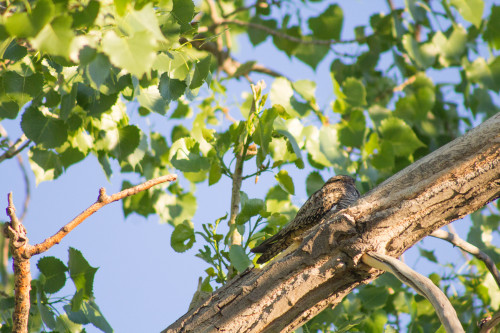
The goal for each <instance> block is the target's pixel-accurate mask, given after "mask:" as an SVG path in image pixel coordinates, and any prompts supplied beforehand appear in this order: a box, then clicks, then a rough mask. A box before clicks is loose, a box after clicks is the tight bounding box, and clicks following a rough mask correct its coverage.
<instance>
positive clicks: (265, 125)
mask: <svg viewBox="0 0 500 333" xmlns="http://www.w3.org/2000/svg"><path fill="white" fill-rule="evenodd" d="M277 116H278V111H277V109H276V108H275V107H272V108H270V109H266V110H264V111H263V112H262V115H261V116H260V118H259V119H258V123H257V127H256V129H255V132H254V134H253V139H254V141H255V143H256V144H258V145H259V146H260V149H261V152H259V153H261V154H260V155H262V156H261V157H260V160H261V161H264V159H265V157H266V155H267V154H268V153H269V144H270V143H271V140H272V133H273V125H274V119H276V117H277Z"/></svg>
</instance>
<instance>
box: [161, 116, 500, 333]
mask: <svg viewBox="0 0 500 333" xmlns="http://www.w3.org/2000/svg"><path fill="white" fill-rule="evenodd" d="M499 161H500V114H497V115H495V116H493V117H491V118H490V119H489V120H487V121H485V122H484V123H483V124H481V125H480V126H478V127H477V128H475V129H473V130H471V131H469V132H468V133H466V134H465V135H464V136H462V137H460V138H458V139H456V140H454V141H452V142H450V143H448V144H447V145H445V146H443V147H441V148H440V149H438V150H436V151H434V152H433V153H431V154H429V155H428V156H426V157H424V158H422V159H420V160H418V161H417V162H415V163H413V164H412V165H410V166H409V167H407V168H406V169H404V170H402V171H400V172H399V173H397V174H396V175H394V176H392V177H391V178H389V179H388V180H386V181H385V182H383V183H382V184H380V185H379V186H378V187H376V188H375V189H373V190H371V191H370V192H368V193H367V194H366V195H364V196H363V197H362V198H360V199H359V200H358V201H357V203H355V204H354V205H353V206H352V207H350V208H348V209H345V210H342V211H340V212H338V213H337V214H334V215H331V216H327V217H325V219H324V221H322V223H320V224H319V225H318V226H317V227H315V228H313V229H312V230H311V231H310V232H309V233H308V234H307V235H306V236H305V237H304V240H303V242H302V244H301V246H300V247H299V248H298V249H297V250H296V251H295V252H292V253H290V254H289V255H287V256H285V257H284V258H281V259H279V260H277V261H272V262H270V263H269V264H268V265H266V266H265V267H264V268H262V269H256V268H254V269H251V270H249V271H247V272H245V273H243V274H241V275H239V276H237V277H236V278H234V279H233V280H231V281H230V282H229V283H228V284H227V285H225V286H224V287H222V288H220V289H219V290H217V291H215V292H214V293H213V294H212V295H211V296H210V297H209V298H208V299H207V300H206V301H204V302H203V303H202V304H200V305H199V306H198V307H197V308H195V309H193V310H191V311H189V312H188V313H187V314H185V315H184V316H182V317H181V318H180V319H178V320H177V321H176V322H175V323H173V324H172V325H171V326H170V327H168V328H167V329H165V330H164V331H163V332H168V333H173V332H217V331H224V332H290V331H293V330H294V329H295V328H297V327H298V326H300V325H302V324H304V323H305V322H307V321H308V320H309V319H311V318H312V317H314V316H315V315H317V314H318V313H319V312H320V311H322V310H323V309H325V308H326V307H328V306H335V305H336V304H338V303H339V302H340V301H341V300H342V299H343V298H344V296H346V295H347V294H349V293H350V292H351V291H352V289H354V288H355V287H356V286H358V285H360V284H365V283H368V282H370V281H372V280H374V279H375V278H376V277H377V276H379V275H380V274H381V271H378V270H375V269H371V268H370V267H368V266H366V265H364V264H363V263H362V262H361V261H360V257H361V255H362V254H363V253H365V252H367V251H375V252H379V253H384V254H387V255H390V256H393V257H398V256H400V255H401V254H402V253H403V252H404V251H406V250H407V249H408V248H410V247H411V246H413V245H414V244H415V243H417V242H418V241H420V240H421V239H422V238H424V237H425V236H427V235H429V234H430V233H432V232H433V231H434V230H436V229H439V228H441V227H442V226H444V225H446V224H448V223H450V222H452V221H454V220H457V219H459V218H462V217H463V216H465V215H467V214H470V213H472V212H474V211H475V210H477V209H479V208H481V207H483V206H484V205H486V204H487V203H489V202H490V201H492V200H495V199H496V198H498V197H499V196H500V166H499Z"/></svg>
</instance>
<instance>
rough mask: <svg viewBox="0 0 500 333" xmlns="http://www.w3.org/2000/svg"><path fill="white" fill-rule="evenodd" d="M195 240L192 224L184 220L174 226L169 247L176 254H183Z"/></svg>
mask: <svg viewBox="0 0 500 333" xmlns="http://www.w3.org/2000/svg"><path fill="white" fill-rule="evenodd" d="M195 240H196V239H195V236H194V226H193V223H192V222H191V221H187V220H186V221H184V222H183V223H181V224H178V225H176V226H175V229H174V231H173V232H172V236H171V238H170V245H171V246H172V248H173V249H174V250H175V251H176V252H185V251H187V250H189V249H190V248H191V247H193V244H194V242H195Z"/></svg>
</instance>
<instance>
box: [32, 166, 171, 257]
mask: <svg viewBox="0 0 500 333" xmlns="http://www.w3.org/2000/svg"><path fill="white" fill-rule="evenodd" d="M176 179H177V175H165V176H161V177H158V178H155V179H151V180H148V181H147V182H144V183H142V184H140V185H137V186H134V187H131V188H128V189H126V190H123V191H120V192H118V193H115V194H113V195H111V196H108V195H107V194H106V190H105V189H104V187H102V188H101V189H100V190H99V196H98V198H97V201H96V202H95V203H94V204H93V205H92V206H90V207H89V208H87V209H86V210H84V211H83V212H82V213H81V214H80V215H78V216H77V217H75V218H74V219H73V220H72V221H70V222H69V223H68V224H66V225H65V226H64V227H62V228H61V229H59V231H58V232H57V233H56V234H55V235H53V236H51V237H49V238H47V239H46V240H44V241H43V242H42V243H40V244H36V245H34V246H30V247H29V248H28V249H27V251H26V254H25V256H26V257H27V258H30V257H32V256H33V255H36V254H40V253H43V252H45V251H47V250H48V249H50V248H51V247H52V246H54V245H55V244H59V242H60V241H61V240H62V239H63V238H64V237H65V236H66V235H67V234H68V233H70V232H71V230H73V229H75V228H76V227H77V226H78V225H79V224H80V223H82V222H83V221H85V220H86V219H87V218H88V217H89V216H90V215H92V214H94V213H95V212H97V211H98V210H99V209H101V208H102V207H104V206H106V205H107V204H110V203H112V202H115V201H118V200H121V199H123V198H125V197H129V196H131V195H134V194H137V193H139V192H142V191H145V190H147V189H149V188H151V187H153V186H155V185H158V184H161V183H165V182H171V181H174V180H176Z"/></svg>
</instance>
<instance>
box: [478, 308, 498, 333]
mask: <svg viewBox="0 0 500 333" xmlns="http://www.w3.org/2000/svg"><path fill="white" fill-rule="evenodd" d="M498 324H500V312H496V313H495V314H494V315H493V316H491V317H487V318H485V319H483V320H481V322H480V323H479V327H480V328H481V330H480V331H479V333H489V332H491V330H492V329H494V328H495V326H497V325H498Z"/></svg>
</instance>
